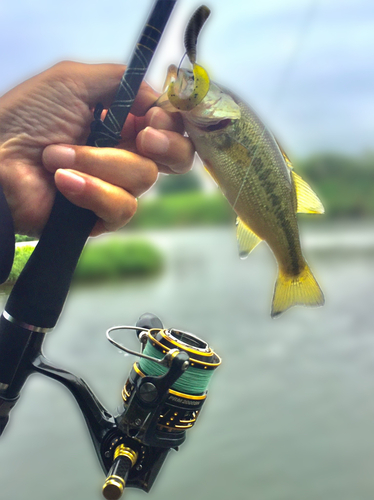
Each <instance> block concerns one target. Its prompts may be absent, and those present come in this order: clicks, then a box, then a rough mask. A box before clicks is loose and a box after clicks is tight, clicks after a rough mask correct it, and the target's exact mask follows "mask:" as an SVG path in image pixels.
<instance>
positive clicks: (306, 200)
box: [292, 171, 325, 214]
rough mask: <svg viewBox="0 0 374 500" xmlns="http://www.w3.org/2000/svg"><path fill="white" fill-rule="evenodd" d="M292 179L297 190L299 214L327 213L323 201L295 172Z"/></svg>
mask: <svg viewBox="0 0 374 500" xmlns="http://www.w3.org/2000/svg"><path fill="white" fill-rule="evenodd" d="M292 179H293V182H294V185H295V189H296V197H297V212H298V213H306V214H323V213H325V209H324V208H323V205H322V203H321V200H320V199H319V198H318V196H317V195H316V193H315V192H314V191H313V189H312V188H311V187H310V186H309V184H308V183H307V182H305V181H304V179H302V178H301V177H300V175H297V174H296V173H295V172H294V171H292Z"/></svg>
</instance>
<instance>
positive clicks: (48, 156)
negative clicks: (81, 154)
mask: <svg viewBox="0 0 374 500" xmlns="http://www.w3.org/2000/svg"><path fill="white" fill-rule="evenodd" d="M74 162H75V150H74V149H73V148H71V147H69V146H62V145H60V144H52V145H50V146H47V147H46V148H45V149H44V151H43V163H44V164H45V165H46V166H47V167H49V168H52V169H58V168H72V167H73V166H74Z"/></svg>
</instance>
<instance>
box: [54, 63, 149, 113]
mask: <svg viewBox="0 0 374 500" xmlns="http://www.w3.org/2000/svg"><path fill="white" fill-rule="evenodd" d="M55 69H56V71H60V72H61V75H63V76H64V77H65V78H66V75H69V77H70V78H71V79H72V80H73V81H74V82H75V83H78V86H77V88H76V89H75V91H76V93H77V94H78V96H79V97H80V99H81V100H82V101H83V102H85V103H86V104H87V105H88V106H89V107H90V108H93V107H95V106H96V104H97V103H98V102H101V103H102V104H103V106H104V107H105V108H108V107H109V106H110V105H111V103H112V102H113V99H114V97H115V95H116V92H117V89H118V86H119V84H120V81H121V78H122V76H123V74H124V72H125V70H126V66H125V65H123V64H84V63H76V62H71V61H65V62H62V63H59V64H57V65H56V66H55ZM157 97H158V94H157V93H156V92H155V91H154V90H153V89H152V88H151V87H150V86H149V85H148V84H147V83H145V82H142V85H141V87H140V90H139V93H138V95H137V97H136V99H135V103H134V109H135V113H136V114H137V115H142V114H145V113H146V111H147V110H148V108H149V107H150V106H151V105H152V104H153V103H154V101H155V100H156V99H157Z"/></svg>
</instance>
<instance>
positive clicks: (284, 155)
mask: <svg viewBox="0 0 374 500" xmlns="http://www.w3.org/2000/svg"><path fill="white" fill-rule="evenodd" d="M277 144H278V147H279V149H280V150H281V153H282V155H283V158H284V161H285V162H286V165H287V167H288V168H289V169H290V170H293V166H292V163H291V160H290V159H289V158H288V156H287V155H286V153H285V152H284V149H283V148H282V147H281V146H280V145H279V143H277Z"/></svg>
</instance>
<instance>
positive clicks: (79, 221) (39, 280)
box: [5, 192, 97, 328]
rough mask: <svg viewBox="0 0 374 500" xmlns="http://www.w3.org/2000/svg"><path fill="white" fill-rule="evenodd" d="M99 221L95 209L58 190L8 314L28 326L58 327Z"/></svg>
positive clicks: (15, 287)
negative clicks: (86, 247)
mask: <svg viewBox="0 0 374 500" xmlns="http://www.w3.org/2000/svg"><path fill="white" fill-rule="evenodd" d="M96 220H97V216H96V215H95V214H94V213H93V212H91V211H90V210H86V209H84V208H80V207H77V206H76V205H73V204H72V203H70V201H68V200H67V199H66V198H65V197H64V196H63V195H62V194H61V193H60V192H57V194H56V198H55V202H54V204H53V207H52V211H51V215H50V217H49V219H48V222H47V224H46V226H45V228H44V230H43V233H42V235H41V237H40V240H39V243H38V244H37V246H36V248H35V250H34V252H33V253H32V255H31V257H30V259H29V260H28V262H27V264H26V266H25V267H24V269H23V271H22V273H21V275H20V276H19V278H18V280H17V282H16V284H15V285H14V287H13V290H12V292H11V294H10V296H9V299H8V302H7V304H6V306H5V310H6V311H7V313H8V314H10V315H11V316H12V317H13V318H15V319H16V320H17V321H18V322H22V323H26V324H28V325H33V326H37V327H40V328H53V327H54V326H55V324H56V322H57V320H58V318H59V315H60V313H61V311H62V308H63V305H64V302H65V299H66V296H67V294H68V291H69V287H70V283H71V279H72V277H73V273H74V270H75V268H76V265H77V262H78V259H79V256H80V254H81V252H82V249H83V247H84V245H85V243H86V240H87V238H88V236H89V235H90V232H91V230H92V228H93V226H94V225H95V222H96Z"/></svg>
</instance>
